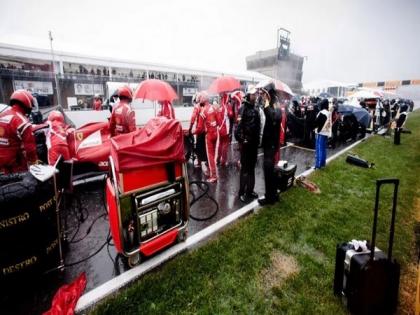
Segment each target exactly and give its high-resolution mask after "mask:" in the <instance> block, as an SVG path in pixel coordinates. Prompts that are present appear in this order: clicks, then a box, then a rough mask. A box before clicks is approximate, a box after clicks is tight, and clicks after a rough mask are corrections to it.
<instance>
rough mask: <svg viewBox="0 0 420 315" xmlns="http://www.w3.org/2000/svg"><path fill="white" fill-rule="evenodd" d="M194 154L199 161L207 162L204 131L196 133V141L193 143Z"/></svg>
mask: <svg viewBox="0 0 420 315" xmlns="http://www.w3.org/2000/svg"><path fill="white" fill-rule="evenodd" d="M195 154H196V155H197V158H198V159H199V160H200V161H201V162H207V151H206V134H205V133H204V132H203V133H201V134H198V135H197V142H196V143H195Z"/></svg>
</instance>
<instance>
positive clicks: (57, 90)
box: [48, 31, 61, 105]
mask: <svg viewBox="0 0 420 315" xmlns="http://www.w3.org/2000/svg"><path fill="white" fill-rule="evenodd" d="M48 35H49V37H50V47H51V55H52V60H53V71H54V79H55V89H56V92H57V105H60V104H61V95H60V86H59V84H58V77H57V71H55V55H54V49H53V44H52V41H53V37H52V33H51V31H48Z"/></svg>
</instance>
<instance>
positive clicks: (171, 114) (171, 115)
mask: <svg viewBox="0 0 420 315" xmlns="http://www.w3.org/2000/svg"><path fill="white" fill-rule="evenodd" d="M159 103H160V111H159V113H158V114H157V115H158V116H163V117H166V118H168V119H175V111H174V108H173V107H172V104H171V102H169V101H163V102H159Z"/></svg>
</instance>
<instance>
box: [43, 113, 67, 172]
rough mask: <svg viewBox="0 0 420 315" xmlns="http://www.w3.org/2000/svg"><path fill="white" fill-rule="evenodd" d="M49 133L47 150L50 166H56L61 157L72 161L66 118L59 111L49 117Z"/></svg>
mask: <svg viewBox="0 0 420 315" xmlns="http://www.w3.org/2000/svg"><path fill="white" fill-rule="evenodd" d="M48 125H49V129H48V133H47V137H46V138H47V141H46V142H47V143H46V144H47V148H48V164H49V165H54V164H55V162H56V161H57V159H58V158H59V157H60V155H61V156H62V157H63V159H64V160H70V158H71V156H70V151H69V145H68V143H67V132H66V129H67V128H66V124H65V122H64V116H63V114H62V113H60V112H59V111H58V110H53V111H52V112H51V113H50V114H49V115H48Z"/></svg>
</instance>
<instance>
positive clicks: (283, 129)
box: [274, 104, 287, 164]
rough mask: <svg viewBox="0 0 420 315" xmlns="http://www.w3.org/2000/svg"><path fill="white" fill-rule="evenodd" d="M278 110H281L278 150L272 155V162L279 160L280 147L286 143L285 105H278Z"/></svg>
mask: <svg viewBox="0 0 420 315" xmlns="http://www.w3.org/2000/svg"><path fill="white" fill-rule="evenodd" d="M280 111H281V121H280V137H279V142H280V143H279V144H280V145H279V150H278V151H277V152H276V155H275V157H274V162H275V164H277V162H278V161H280V158H281V154H280V148H281V147H282V146H283V145H285V144H286V132H287V110H286V105H284V104H281V105H280Z"/></svg>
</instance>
